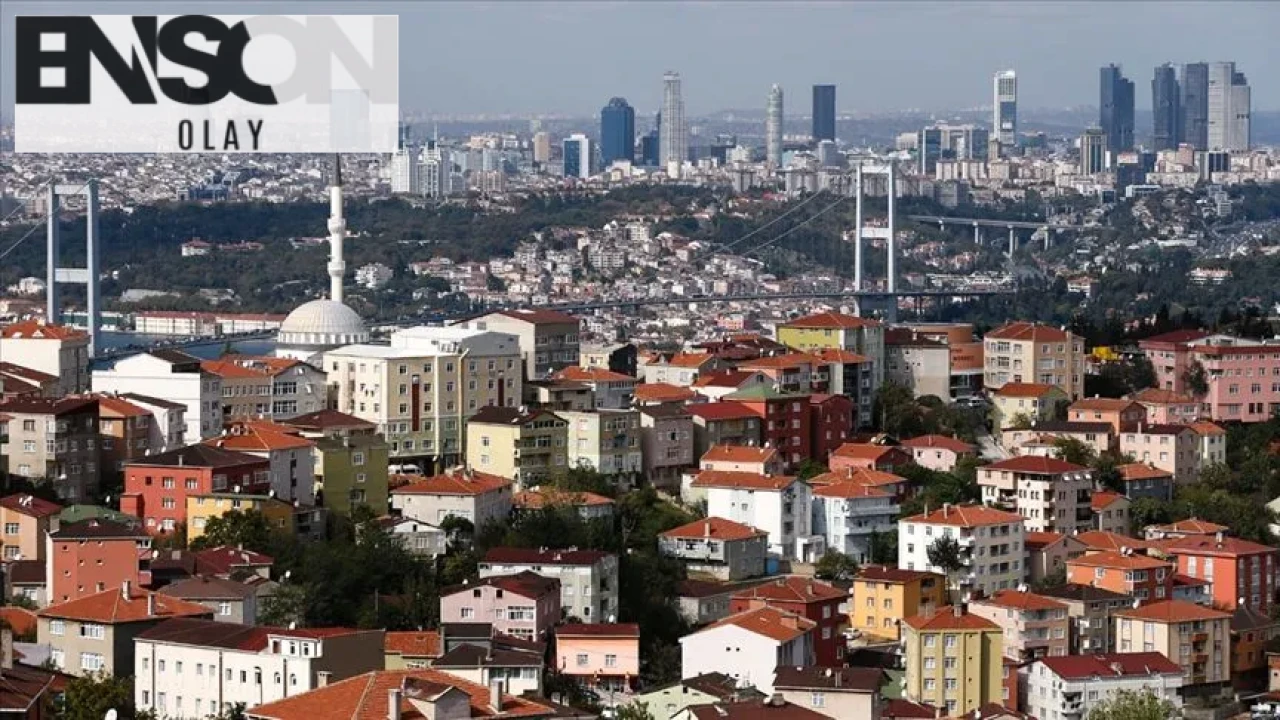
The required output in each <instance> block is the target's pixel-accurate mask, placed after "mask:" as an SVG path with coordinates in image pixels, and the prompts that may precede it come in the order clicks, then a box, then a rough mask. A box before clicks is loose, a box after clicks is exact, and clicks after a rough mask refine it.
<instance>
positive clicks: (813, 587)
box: [733, 575, 849, 604]
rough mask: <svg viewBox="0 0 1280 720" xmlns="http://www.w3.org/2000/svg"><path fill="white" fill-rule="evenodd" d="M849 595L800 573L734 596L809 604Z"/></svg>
mask: <svg viewBox="0 0 1280 720" xmlns="http://www.w3.org/2000/svg"><path fill="white" fill-rule="evenodd" d="M848 595H849V593H848V592H847V591H845V590H841V589H840V588H838V587H836V586H834V585H828V584H827V583H824V582H822V581H820V580H814V579H813V578H809V577H801V576H799V575H786V576H784V577H779V578H774V579H773V580H772V581H770V582H767V583H762V584H760V585H753V586H751V587H749V588H746V589H745V590H741V591H739V592H736V593H734V594H733V597H734V598H735V599H738V600H773V601H775V602H793V603H794V602H799V603H806V604H807V603H815V602H823V601H825V600H836V599H839V598H845V597H848Z"/></svg>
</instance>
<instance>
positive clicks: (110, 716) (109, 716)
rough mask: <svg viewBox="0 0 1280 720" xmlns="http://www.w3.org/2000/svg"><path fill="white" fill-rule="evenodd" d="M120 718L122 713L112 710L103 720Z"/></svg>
mask: <svg viewBox="0 0 1280 720" xmlns="http://www.w3.org/2000/svg"><path fill="white" fill-rule="evenodd" d="M118 717H120V713H118V712H116V709H115V708H111V709H110V710H108V711H107V716H106V717H105V718H103V720H116V719H117V718H118Z"/></svg>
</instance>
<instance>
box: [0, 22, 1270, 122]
mask: <svg viewBox="0 0 1280 720" xmlns="http://www.w3.org/2000/svg"><path fill="white" fill-rule="evenodd" d="M196 12H218V13H237V12H239V13H244V12H249V13H291V14H307V13H313V14H320V13H344V12H345V13H379V12H382V13H394V14H398V15H399V16H400V52H401V70H400V78H401V91H400V103H401V107H402V108H404V109H406V110H419V111H428V112H439V113H480V112H485V113H566V114H568V113H572V114H587V113H595V112H598V110H599V108H600V107H601V106H602V105H603V104H604V103H605V102H606V101H607V100H608V99H609V98H610V97H611V96H614V95H621V96H623V97H626V98H627V99H628V100H629V101H630V102H631V104H632V105H634V106H635V107H636V108H637V110H638V111H639V112H642V113H649V112H652V111H653V110H655V109H657V107H658V105H659V102H660V99H661V93H662V73H663V71H665V70H668V69H671V70H677V71H679V72H680V73H681V75H682V77H683V79H684V96H685V103H686V106H687V110H688V112H689V113H690V114H699V113H705V112H711V111H715V110H722V109H731V108H763V107H764V103H765V96H766V93H767V92H768V88H769V86H770V85H771V84H772V83H779V84H781V85H782V86H783V89H784V90H785V91H786V92H787V106H788V110H789V111H790V112H796V113H806V112H808V106H809V102H810V90H809V87H810V86H811V85H813V84H815V83H834V84H836V85H837V86H838V87H839V89H838V91H837V105H838V107H839V109H840V110H841V111H859V110H868V111H877V110H893V109H907V108H923V109H944V108H945V109H959V108H966V107H977V106H981V105H989V104H990V102H991V75H992V73H993V72H994V71H996V70H998V69H1002V68H1006V67H1011V68H1014V69H1016V70H1017V72H1018V79H1019V94H1020V101H1021V104H1022V105H1023V106H1024V107H1046V106H1053V107H1063V106H1071V105H1096V104H1097V102H1098V68H1099V66H1101V65H1105V64H1107V63H1110V62H1116V63H1119V64H1121V65H1122V66H1123V68H1124V70H1125V74H1126V75H1127V76H1128V77H1129V78H1130V79H1132V80H1133V81H1134V82H1135V84H1136V86H1137V88H1136V91H1137V98H1138V100H1137V103H1138V107H1139V108H1149V107H1150V105H1151V73H1152V68H1153V67H1154V66H1155V65H1157V64H1160V63H1162V62H1166V61H1169V62H1173V63H1175V64H1178V63H1182V62H1193V61H1198V60H1206V61H1213V60H1235V61H1236V63H1237V69H1238V70H1240V71H1242V72H1244V73H1245V74H1246V75H1247V77H1248V79H1249V83H1250V85H1252V86H1253V107H1254V109H1255V110H1258V109H1262V110H1266V109H1280V64H1277V62H1276V60H1277V57H1278V55H1277V53H1278V52H1280V50H1277V48H1276V31H1277V29H1278V28H1280V2H1275V1H1269V2H1252V3H1251V2H1239V3H1234V2H1189V1H1188V2H1177V1H1169V0H1166V1H1165V2H1152V3H1146V2H1108V3H1087V2H1076V1H1074V0H1073V1H1070V2H1021V1H1019V0H1006V1H1005V2H972V3H969V2H960V1H958V0H957V1H955V2H940V3H930V2H895V3H889V2H884V3H865V2H825V3H818V2H785V3H783V2H779V3H769V2H762V1H757V2H695V3H677V2H658V1H657V0H641V1H637V2H631V3H606V2H587V1H585V0H576V1H574V2H563V3H542V2H522V1H520V0H509V1H507V2H499V3H481V2H444V1H436V0H417V1H415V0H400V1H394V2H387V1H383V0H370V1H369V2H361V3H353V2H350V1H349V0H348V1H347V2H312V1H304V0H287V1H284V2H257V3H244V2H237V1H235V0H217V2H213V1H212V0H206V1H204V2H135V1H134V0H99V1H98V2H94V3H83V2H76V1H71V2H66V1H63V0H36V1H29V0H3V2H0V38H3V39H2V40H0V65H2V66H3V67H0V70H2V71H3V72H0V96H2V97H3V98H4V104H3V107H4V108H5V110H6V111H8V110H9V109H10V108H11V107H12V99H11V98H12V88H13V43H12V38H13V32H14V29H13V22H12V18H13V16H14V15H19V14H54V13H56V14H91V13H112V14H184V13H196ZM790 112H789V113H788V114H790Z"/></svg>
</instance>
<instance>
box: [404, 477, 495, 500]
mask: <svg viewBox="0 0 1280 720" xmlns="http://www.w3.org/2000/svg"><path fill="white" fill-rule="evenodd" d="M511 484H512V483H511V481H510V480H508V479H506V478H504V477H498V476H497V475H488V474H486V473H480V472H471V473H466V472H459V473H455V474H453V475H449V474H444V475H434V476H432V477H429V478H420V479H418V480H416V481H414V482H412V483H410V484H408V485H403V486H401V487H398V488H396V489H394V490H392V491H391V494H392V495H482V494H484V493H489V492H496V491H499V490H502V489H503V488H510V487H511Z"/></svg>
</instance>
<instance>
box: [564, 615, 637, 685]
mask: <svg viewBox="0 0 1280 720" xmlns="http://www.w3.org/2000/svg"><path fill="white" fill-rule="evenodd" d="M555 636H556V637H555V640H556V642H555V648H556V650H555V652H556V655H557V660H558V661H557V663H556V667H557V669H558V671H559V672H560V673H561V674H563V675H568V676H569V677H572V678H576V679H577V680H578V682H580V683H582V684H583V685H584V686H586V687H587V688H589V689H591V690H592V691H594V692H597V693H604V694H606V695H616V694H619V693H621V694H630V693H631V691H632V690H634V689H635V688H636V685H637V684H638V682H639V679H640V626H639V625H637V624H635V623H616V622H608V623H568V624H565V625H560V626H558V627H556V628H555Z"/></svg>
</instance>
